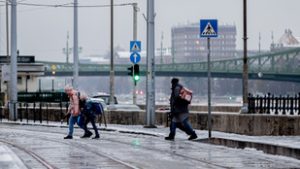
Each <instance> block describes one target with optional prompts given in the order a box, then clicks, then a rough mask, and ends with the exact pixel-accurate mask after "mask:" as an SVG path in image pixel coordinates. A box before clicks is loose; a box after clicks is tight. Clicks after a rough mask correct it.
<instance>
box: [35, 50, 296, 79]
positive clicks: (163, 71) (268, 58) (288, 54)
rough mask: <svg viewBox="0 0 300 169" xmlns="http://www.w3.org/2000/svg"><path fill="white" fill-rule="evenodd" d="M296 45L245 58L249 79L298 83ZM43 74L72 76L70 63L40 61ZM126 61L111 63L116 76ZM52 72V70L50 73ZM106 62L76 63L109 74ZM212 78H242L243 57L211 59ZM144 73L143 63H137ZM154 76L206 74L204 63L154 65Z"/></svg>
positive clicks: (85, 71)
mask: <svg viewBox="0 0 300 169" xmlns="http://www.w3.org/2000/svg"><path fill="white" fill-rule="evenodd" d="M299 52H300V48H292V49H285V50H280V51H274V52H267V53H263V54H259V55H255V56H249V57H248V63H249V70H248V73H249V79H262V80H275V81H291V82H300V66H299V65H300V54H299ZM40 63H43V64H44V65H45V76H72V74H73V65H72V64H67V63H61V62H44V61H42V62H41V61H40ZM129 66H130V65H129V64H122V65H115V66H114V69H115V75H116V76H128V75H127V72H128V70H127V68H128V67H129ZM53 71H55V73H53ZM109 71H110V65H104V64H80V66H79V75H80V76H109ZM211 71H212V77H217V78H242V71H243V58H235V59H226V60H214V61H211ZM140 72H141V75H142V76H143V75H145V72H146V65H140ZM155 75H156V76H184V77H206V76H207V62H206V61H203V62H194V63H175V64H157V65H156V66H155Z"/></svg>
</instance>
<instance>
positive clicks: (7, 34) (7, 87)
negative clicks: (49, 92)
mask: <svg viewBox="0 0 300 169" xmlns="http://www.w3.org/2000/svg"><path fill="white" fill-rule="evenodd" d="M5 7H6V58H7V63H6V64H7V66H8V65H9V16H8V15H9V14H8V0H6V3H5ZM5 93H6V98H5V101H7V100H9V99H10V96H9V93H10V89H9V81H7V82H6V91H5Z"/></svg>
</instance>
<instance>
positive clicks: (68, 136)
mask: <svg viewBox="0 0 300 169" xmlns="http://www.w3.org/2000/svg"><path fill="white" fill-rule="evenodd" d="M64 139H73V137H72V136H70V135H67V136H66V137H64Z"/></svg>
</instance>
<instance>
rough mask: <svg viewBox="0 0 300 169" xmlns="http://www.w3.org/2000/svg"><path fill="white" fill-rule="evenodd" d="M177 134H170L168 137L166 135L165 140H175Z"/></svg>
mask: <svg viewBox="0 0 300 169" xmlns="http://www.w3.org/2000/svg"><path fill="white" fill-rule="evenodd" d="M174 138H175V136H174V135H173V134H169V136H168V137H165V140H169V141H173V140H174Z"/></svg>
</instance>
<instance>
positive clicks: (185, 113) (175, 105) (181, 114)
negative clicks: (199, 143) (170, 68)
mask: <svg viewBox="0 0 300 169" xmlns="http://www.w3.org/2000/svg"><path fill="white" fill-rule="evenodd" d="M171 84H172V87H171V90H172V92H171V97H170V108H171V124H170V134H169V136H168V137H165V140H174V139H175V134H176V128H179V129H181V130H182V131H184V132H185V133H186V134H188V135H189V136H190V137H189V138H188V140H193V139H196V138H197V137H198V136H197V134H196V132H195V131H194V130H193V128H192V126H191V124H190V123H189V121H188V120H189V109H188V105H189V104H190V101H191V96H190V97H187V96H182V93H186V92H185V91H182V89H184V87H183V86H182V85H181V84H179V79H177V78H173V79H172V80H171ZM186 98H188V99H186Z"/></svg>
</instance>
